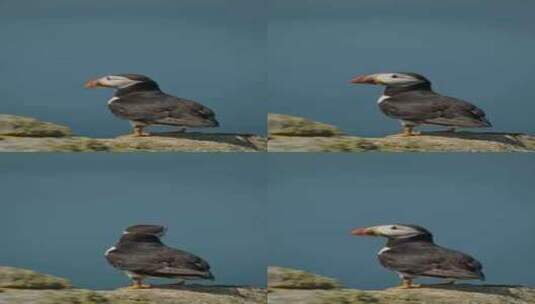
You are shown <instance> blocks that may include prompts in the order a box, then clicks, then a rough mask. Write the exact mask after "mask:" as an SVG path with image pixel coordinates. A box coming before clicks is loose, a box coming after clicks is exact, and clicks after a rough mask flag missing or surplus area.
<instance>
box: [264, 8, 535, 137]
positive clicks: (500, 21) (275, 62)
mask: <svg viewBox="0 0 535 304" xmlns="http://www.w3.org/2000/svg"><path fill="white" fill-rule="evenodd" d="M269 3H270V19H269V51H268V58H269V86H270V88H269V92H270V98H269V104H270V108H269V109H270V111H272V112H278V113H289V114H294V115H301V116H305V117H310V118H312V119H315V120H320V121H324V122H328V123H332V124H335V125H337V126H339V127H340V128H342V129H343V130H345V131H346V132H349V133H353V134H359V135H368V136H382V135H385V134H391V133H394V132H398V131H399V123H398V122H397V121H395V120H392V119H389V118H387V117H385V116H384V115H383V114H382V113H380V111H379V109H378V108H377V104H376V101H377V99H378V98H379V96H381V94H382V88H381V87H376V86H364V85H360V86H357V85H352V84H350V83H349V81H350V80H351V78H352V77H353V76H355V75H359V74H367V73H376V72H384V71H412V72H418V73H421V74H423V75H426V76H428V78H429V79H431V81H432V82H433V83H434V88H435V89H436V91H438V92H440V93H443V94H446V95H450V96H454V97H458V98H461V99H465V100H468V101H471V102H473V103H475V104H476V105H478V106H480V107H481V108H483V109H484V110H485V111H486V112H487V114H488V118H489V119H490V121H491V122H492V123H493V124H494V128H492V129H490V130H492V131H510V132H530V133H533V132H534V131H535V120H533V118H532V116H531V115H532V113H533V112H534V111H535V104H534V103H533V100H534V99H535V91H534V90H533V89H532V82H533V77H532V76H533V71H534V69H535V61H534V60H533V54H534V53H535V39H533V37H534V35H535V19H534V18H532V12H533V11H535V2H533V1H520V0H513V1H497V0H491V1H484V0H476V1H461V0H454V1H425V0H406V1H394V0H360V1H353V0H335V1H323V0H293V1H286V0H272V1H269Z"/></svg>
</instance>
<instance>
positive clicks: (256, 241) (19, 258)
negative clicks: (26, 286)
mask: <svg viewBox="0 0 535 304" xmlns="http://www.w3.org/2000/svg"><path fill="white" fill-rule="evenodd" d="M147 156H148V155H142V154H128V155H126V154H123V155H120V156H119V155H111V154H106V155H101V154H84V155H81V154H76V155H75V154H70V155H59V154H55V155H52V154H49V155H44V154H39V155H28V154H6V155H3V157H2V158H0V168H2V170H1V176H2V177H3V178H2V210H1V212H0V229H1V230H2V231H3V232H4V233H3V241H2V250H0V265H8V266H15V267H22V268H29V269H32V270H35V271H40V272H45V273H50V274H53V275H57V276H60V277H65V278H67V279H69V280H71V282H73V284H74V285H75V286H77V287H82V288H100V289H111V288H116V287H120V286H126V285H129V284H130V280H129V279H128V278H127V277H126V276H125V275H124V273H123V272H121V271H119V270H116V269H114V268H112V266H110V265H108V263H107V261H106V259H105V257H104V252H105V251H106V250H107V249H108V248H109V247H111V246H113V245H114V244H115V243H116V241H117V240H118V239H119V238H120V236H121V234H122V231H123V230H124V228H126V227H127V226H130V225H132V224H139V223H149V224H151V223H153V224H164V225H167V226H168V231H167V234H166V235H165V236H164V238H163V242H164V243H165V244H167V245H169V246H171V247H175V248H180V249H184V250H186V251H189V252H192V253H194V254H197V255H199V256H201V257H203V258H205V259H206V260H207V261H208V262H209V263H210V265H211V266H212V270H213V273H214V275H215V277H216V281H215V282H213V283H212V282H209V281H199V283H201V284H231V285H252V286H265V276H266V275H265V269H266V265H267V255H266V254H267V244H266V243H265V241H264V236H265V228H266V220H265V215H266V212H265V206H266V201H265V197H266V195H265V189H266V185H265V174H264V171H265V165H264V163H265V161H264V160H263V159H262V158H261V157H260V156H257V155H252V154H247V155H238V154H234V155H218V156H217V157H214V156H215V155H214V154H181V155H180V156H179V155H177V154H174V155H173V154H159V155H151V156H150V157H147ZM238 156H239V157H238ZM149 281H153V282H156V283H158V282H159V283H163V282H167V283H172V282H173V281H172V280H149Z"/></svg>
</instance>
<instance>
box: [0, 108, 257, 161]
mask: <svg viewBox="0 0 535 304" xmlns="http://www.w3.org/2000/svg"><path fill="white" fill-rule="evenodd" d="M266 149H267V141H266V139H265V138H264V137H261V136H257V135H254V134H228V133H200V132H187V133H173V132H167V133H154V134H152V135H151V136H147V137H134V136H132V135H121V136H118V137H115V138H90V137H83V136H73V135H72V132H71V131H70V129H69V128H68V127H64V126H59V125H56V124H52V123H49V122H42V121H39V120H36V119H33V118H29V117H21V116H14V115H5V114H0V152H258V151H266Z"/></svg>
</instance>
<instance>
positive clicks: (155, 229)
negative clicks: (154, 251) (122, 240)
mask: <svg viewBox="0 0 535 304" xmlns="http://www.w3.org/2000/svg"><path fill="white" fill-rule="evenodd" d="M166 232H167V227H165V226H163V225H147V224H138V225H133V226H130V227H128V228H126V229H125V231H124V232H123V234H129V233H139V234H151V235H155V236H157V237H162V236H164V235H165V233H166Z"/></svg>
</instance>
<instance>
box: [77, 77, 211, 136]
mask: <svg viewBox="0 0 535 304" xmlns="http://www.w3.org/2000/svg"><path fill="white" fill-rule="evenodd" d="M86 87H88V88H96V87H109V88H115V89H117V91H116V93H115V95H114V97H113V98H112V99H110V100H109V101H108V108H109V109H110V111H111V112H112V113H113V114H115V115H116V116H117V117H120V118H123V119H127V120H129V121H131V122H132V125H133V126H134V134H135V135H137V136H142V135H145V134H144V133H143V128H144V127H146V126H149V125H169V126H178V127H180V128H209V127H217V126H219V123H218V121H217V120H216V119H215V113H214V112H213V111H212V110H211V109H209V108H208V107H206V106H204V105H202V104H200V103H198V102H196V101H193V100H188V99H184V98H178V97H175V96H171V95H168V94H166V93H164V92H162V91H161V90H160V87H159V86H158V84H157V83H156V82H155V81H154V80H152V79H150V78H149V77H147V76H144V75H138V74H118V75H110V76H105V77H101V78H99V79H96V80H90V81H88V82H87V83H86Z"/></svg>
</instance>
